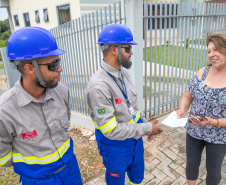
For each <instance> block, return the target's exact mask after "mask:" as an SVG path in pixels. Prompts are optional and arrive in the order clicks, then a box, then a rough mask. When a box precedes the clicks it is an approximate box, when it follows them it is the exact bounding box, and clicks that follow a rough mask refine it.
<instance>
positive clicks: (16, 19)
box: [14, 15, 20, 26]
mask: <svg viewBox="0 0 226 185" xmlns="http://www.w3.org/2000/svg"><path fill="white" fill-rule="evenodd" d="M14 22H15V26H19V25H20V24H19V18H18V15H14Z"/></svg>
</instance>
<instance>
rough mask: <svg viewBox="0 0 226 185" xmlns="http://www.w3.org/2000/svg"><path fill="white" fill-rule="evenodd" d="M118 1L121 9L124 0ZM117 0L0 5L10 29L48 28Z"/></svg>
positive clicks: (3, 1)
mask: <svg viewBox="0 0 226 185" xmlns="http://www.w3.org/2000/svg"><path fill="white" fill-rule="evenodd" d="M120 1H121V4H120V5H121V8H122V9H123V8H124V6H123V5H124V0H120ZM118 2H119V0H107V1H106V0H0V7H1V8H7V11H8V15H9V21H10V27H11V31H14V30H17V29H18V28H21V27H25V26H39V27H43V28H45V29H48V30H49V29H51V28H54V27H57V26H59V25H61V24H64V23H66V22H69V21H71V20H74V19H76V18H78V17H80V16H81V15H84V14H87V13H91V12H94V11H96V10H100V9H103V10H104V9H106V8H105V7H108V6H109V5H111V6H112V7H113V6H114V3H118ZM117 7H119V6H118V4H117ZM112 13H113V12H112Z"/></svg>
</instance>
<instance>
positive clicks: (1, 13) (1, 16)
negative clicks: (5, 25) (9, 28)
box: [0, 8, 8, 21]
mask: <svg viewBox="0 0 226 185" xmlns="http://www.w3.org/2000/svg"><path fill="white" fill-rule="evenodd" d="M7 18H8V13H7V9H6V8H0V21H4V20H5V19H7Z"/></svg>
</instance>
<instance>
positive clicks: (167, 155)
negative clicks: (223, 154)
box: [84, 115, 226, 185]
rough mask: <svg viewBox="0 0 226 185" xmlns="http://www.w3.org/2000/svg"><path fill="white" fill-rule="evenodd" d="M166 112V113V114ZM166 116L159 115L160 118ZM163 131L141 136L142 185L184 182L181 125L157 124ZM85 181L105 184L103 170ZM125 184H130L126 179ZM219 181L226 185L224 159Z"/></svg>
mask: <svg viewBox="0 0 226 185" xmlns="http://www.w3.org/2000/svg"><path fill="white" fill-rule="evenodd" d="M166 116H167V115H166ZM166 116H162V117H160V118H159V119H160V121H159V122H161V121H162V120H163V119H164V118H165V117H166ZM159 126H160V127H161V128H162V129H163V133H162V134H161V135H159V136H156V137H155V138H154V139H153V140H152V141H151V142H148V141H147V140H146V137H144V138H143V140H144V148H145V153H144V155H145V175H144V181H143V182H144V185H170V184H171V185H183V184H186V176H185V167H186V162H185V161H186V151H185V150H186V149H185V137H186V132H185V129H184V128H170V127H167V126H165V125H163V124H159ZM205 159H206V157H205V152H203V155H202V162H201V166H200V173H199V177H198V180H197V184H198V185H205V184H206V182H205V179H206V169H205ZM84 185H106V182H105V180H104V174H102V175H100V176H99V177H95V178H92V179H90V180H89V181H86V182H85V183H84ZM125 185H129V183H128V179H126V182H125ZM220 185H226V160H224V162H223V166H222V180H221V183H220Z"/></svg>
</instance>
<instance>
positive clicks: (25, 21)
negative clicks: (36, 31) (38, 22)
mask: <svg viewBox="0 0 226 185" xmlns="http://www.w3.org/2000/svg"><path fill="white" fill-rule="evenodd" d="M25 15H28V18H29V25H28V24H27V20H26V17H25ZM23 17H24V25H25V26H26V27H27V26H31V20H30V16H29V12H26V13H23Z"/></svg>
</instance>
